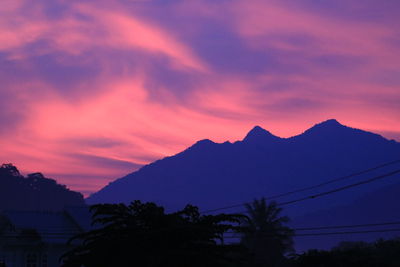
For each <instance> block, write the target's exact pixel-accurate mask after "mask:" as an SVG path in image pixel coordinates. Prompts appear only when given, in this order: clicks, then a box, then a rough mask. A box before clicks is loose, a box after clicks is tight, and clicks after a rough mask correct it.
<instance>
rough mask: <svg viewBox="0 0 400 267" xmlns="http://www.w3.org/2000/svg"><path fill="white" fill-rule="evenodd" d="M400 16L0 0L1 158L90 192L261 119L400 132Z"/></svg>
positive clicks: (392, 5) (307, 6)
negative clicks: (329, 122) (333, 122)
mask: <svg viewBox="0 0 400 267" xmlns="http://www.w3.org/2000/svg"><path fill="white" fill-rule="evenodd" d="M81 2H84V3H81ZM399 16H400V2H399V1H394V0H393V1H391V0H387V1H385V2H384V3H383V2H382V1H378V0H369V1H365V2H363V4H362V5H360V1H353V0H337V1H328V2H326V3H325V2H324V1H309V0H301V1H286V0H280V1H274V0H269V1H266V0H250V1H242V0H233V1H225V0H221V1H213V0H191V1H182V0H169V1H161V0H153V1H135V0H117V1H103V0H96V1H94V0H88V1H66V0H58V1H50V0H38V1H27V0H3V1H2V4H1V5H0V58H1V68H0V79H1V88H0V122H1V125H2V127H1V128H0V135H1V141H0V159H1V162H2V163H8V162H12V163H13V164H15V165H16V166H17V167H18V168H20V169H21V170H22V171H23V172H24V173H29V172H36V171H40V172H43V173H44V174H45V175H46V176H48V177H53V178H55V179H57V181H59V182H60V183H63V184H66V185H67V186H68V187H69V188H71V189H74V190H78V191H81V192H83V193H84V194H85V195H88V194H90V193H91V192H94V191H96V190H98V189H100V188H101V187H103V186H105V185H107V184H108V183H109V182H110V181H112V180H114V179H116V178H119V177H121V176H123V175H126V174H128V173H130V172H132V171H134V170H137V169H138V168H139V167H140V166H142V165H144V164H148V163H150V162H152V161H154V160H157V159H160V158H163V157H165V156H169V155H173V154H176V153H178V152H180V151H182V150H183V149H185V148H187V147H188V146H190V145H192V144H193V143H195V142H196V141H198V140H200V139H205V138H208V139H211V140H213V141H215V142H224V141H227V140H229V141H236V140H241V139H242V138H243V137H244V136H245V135H246V133H247V132H248V131H249V130H250V129H251V128H252V127H253V126H255V125H260V126H261V127H263V128H265V129H267V130H269V131H270V132H272V133H273V134H275V135H277V136H281V137H289V136H293V135H297V134H300V133H301V132H303V131H304V130H306V129H307V128H309V127H311V126H312V125H313V124H315V123H318V122H320V121H323V120H326V119H330V118H335V119H337V120H338V121H340V122H341V123H343V124H345V125H350V126H352V127H357V128H361V129H364V130H368V131H372V132H375V133H379V134H381V135H383V136H384V137H386V138H388V139H396V140H398V141H400V53H399V50H400V37H399V36H400V20H399Z"/></svg>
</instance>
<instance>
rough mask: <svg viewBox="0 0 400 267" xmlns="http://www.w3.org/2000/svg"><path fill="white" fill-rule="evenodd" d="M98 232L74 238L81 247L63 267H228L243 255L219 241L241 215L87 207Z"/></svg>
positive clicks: (145, 206)
mask: <svg viewBox="0 0 400 267" xmlns="http://www.w3.org/2000/svg"><path fill="white" fill-rule="evenodd" d="M91 210H92V212H93V223H94V224H95V225H99V226H100V228H97V229H95V230H92V231H89V232H87V233H84V234H81V235H79V236H76V237H75V238H74V239H73V240H71V242H73V241H76V240H80V241H81V242H82V243H81V245H79V246H78V247H76V248H75V249H73V250H71V251H69V252H67V253H66V254H64V255H63V256H62V260H63V261H64V266H65V267H75V266H82V265H83V266H86V267H92V266H93V267H94V266H96V267H102V266H104V267H106V266H147V267H153V266H160V267H161V266H163V267H164V266H165V267H167V266H174V267H180V266H182V267H184V266H185V267H186V266H229V263H230V261H231V260H233V259H234V258H237V255H240V254H241V253H242V252H243V251H244V250H243V248H242V246H240V245H238V244H236V245H235V244H223V243H222V242H221V240H222V238H223V234H224V233H225V232H226V231H228V230H229V231H238V230H240V229H241V228H240V226H239V223H240V222H241V221H242V220H243V217H244V216H243V215H227V214H219V215H207V216H202V215H200V213H199V211H198V209H197V207H194V206H190V205H188V206H186V207H185V208H184V209H183V210H181V211H178V212H175V213H170V214H166V213H165V212H164V209H163V208H162V207H160V206H157V205H156V204H154V203H141V202H140V201H134V202H132V203H131V204H130V205H128V206H126V205H124V204H100V205H94V206H92V207H91Z"/></svg>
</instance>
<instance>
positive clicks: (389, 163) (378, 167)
mask: <svg viewBox="0 0 400 267" xmlns="http://www.w3.org/2000/svg"><path fill="white" fill-rule="evenodd" d="M398 163H400V159H399V160H394V161H390V162H387V163H384V164H381V165H378V166H375V167H372V168H369V169H366V170H362V171H358V172H354V173H352V174H349V175H346V176H342V177H339V178H335V179H332V180H329V181H327V182H323V183H319V184H316V185H313V186H308V187H303V188H300V189H297V190H293V191H289V192H286V193H281V194H278V195H273V196H269V197H265V199H266V200H271V199H277V198H281V197H285V196H289V195H292V194H295V193H300V192H304V191H308V190H311V189H315V188H319V187H322V186H325V185H328V184H332V183H335V182H339V181H342V180H346V179H349V178H352V177H355V176H359V175H362V174H365V173H369V172H372V171H374V170H378V169H381V168H384V167H387V166H390V165H394V164H398ZM250 203H251V202H244V203H240V204H234V205H230V206H224V207H220V208H215V209H210V210H205V211H202V212H201V214H204V213H211V212H214V211H219V210H225V209H232V208H237V207H241V206H243V205H246V204H250Z"/></svg>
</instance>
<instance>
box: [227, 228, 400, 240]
mask: <svg viewBox="0 0 400 267" xmlns="http://www.w3.org/2000/svg"><path fill="white" fill-rule="evenodd" d="M385 232H400V228H394V229H381V230H365V231H343V232H325V233H309V234H293V236H324V235H347V234H367V233H385ZM265 235H273V234H265ZM240 237H241V236H233V235H232V236H224V238H240Z"/></svg>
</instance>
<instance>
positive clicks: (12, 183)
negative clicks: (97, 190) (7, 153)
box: [0, 164, 85, 211]
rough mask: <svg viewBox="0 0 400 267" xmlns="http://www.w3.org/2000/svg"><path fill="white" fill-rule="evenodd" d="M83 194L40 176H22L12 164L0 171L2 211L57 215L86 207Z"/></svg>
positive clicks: (0, 205)
mask: <svg viewBox="0 0 400 267" xmlns="http://www.w3.org/2000/svg"><path fill="white" fill-rule="evenodd" d="M84 205H85V202H84V199H83V196H82V194H80V193H78V192H74V191H71V190H69V189H68V188H66V187H65V186H64V185H60V184H57V182H56V181H55V180H53V179H49V178H45V177H44V176H43V175H42V174H41V173H32V174H28V176H27V177H24V176H22V175H21V174H20V173H19V171H18V169H17V168H16V167H15V166H13V165H11V164H3V165H2V166H1V167H0V211H1V210H36V211H56V210H62V209H63V208H64V207H67V206H84Z"/></svg>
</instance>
